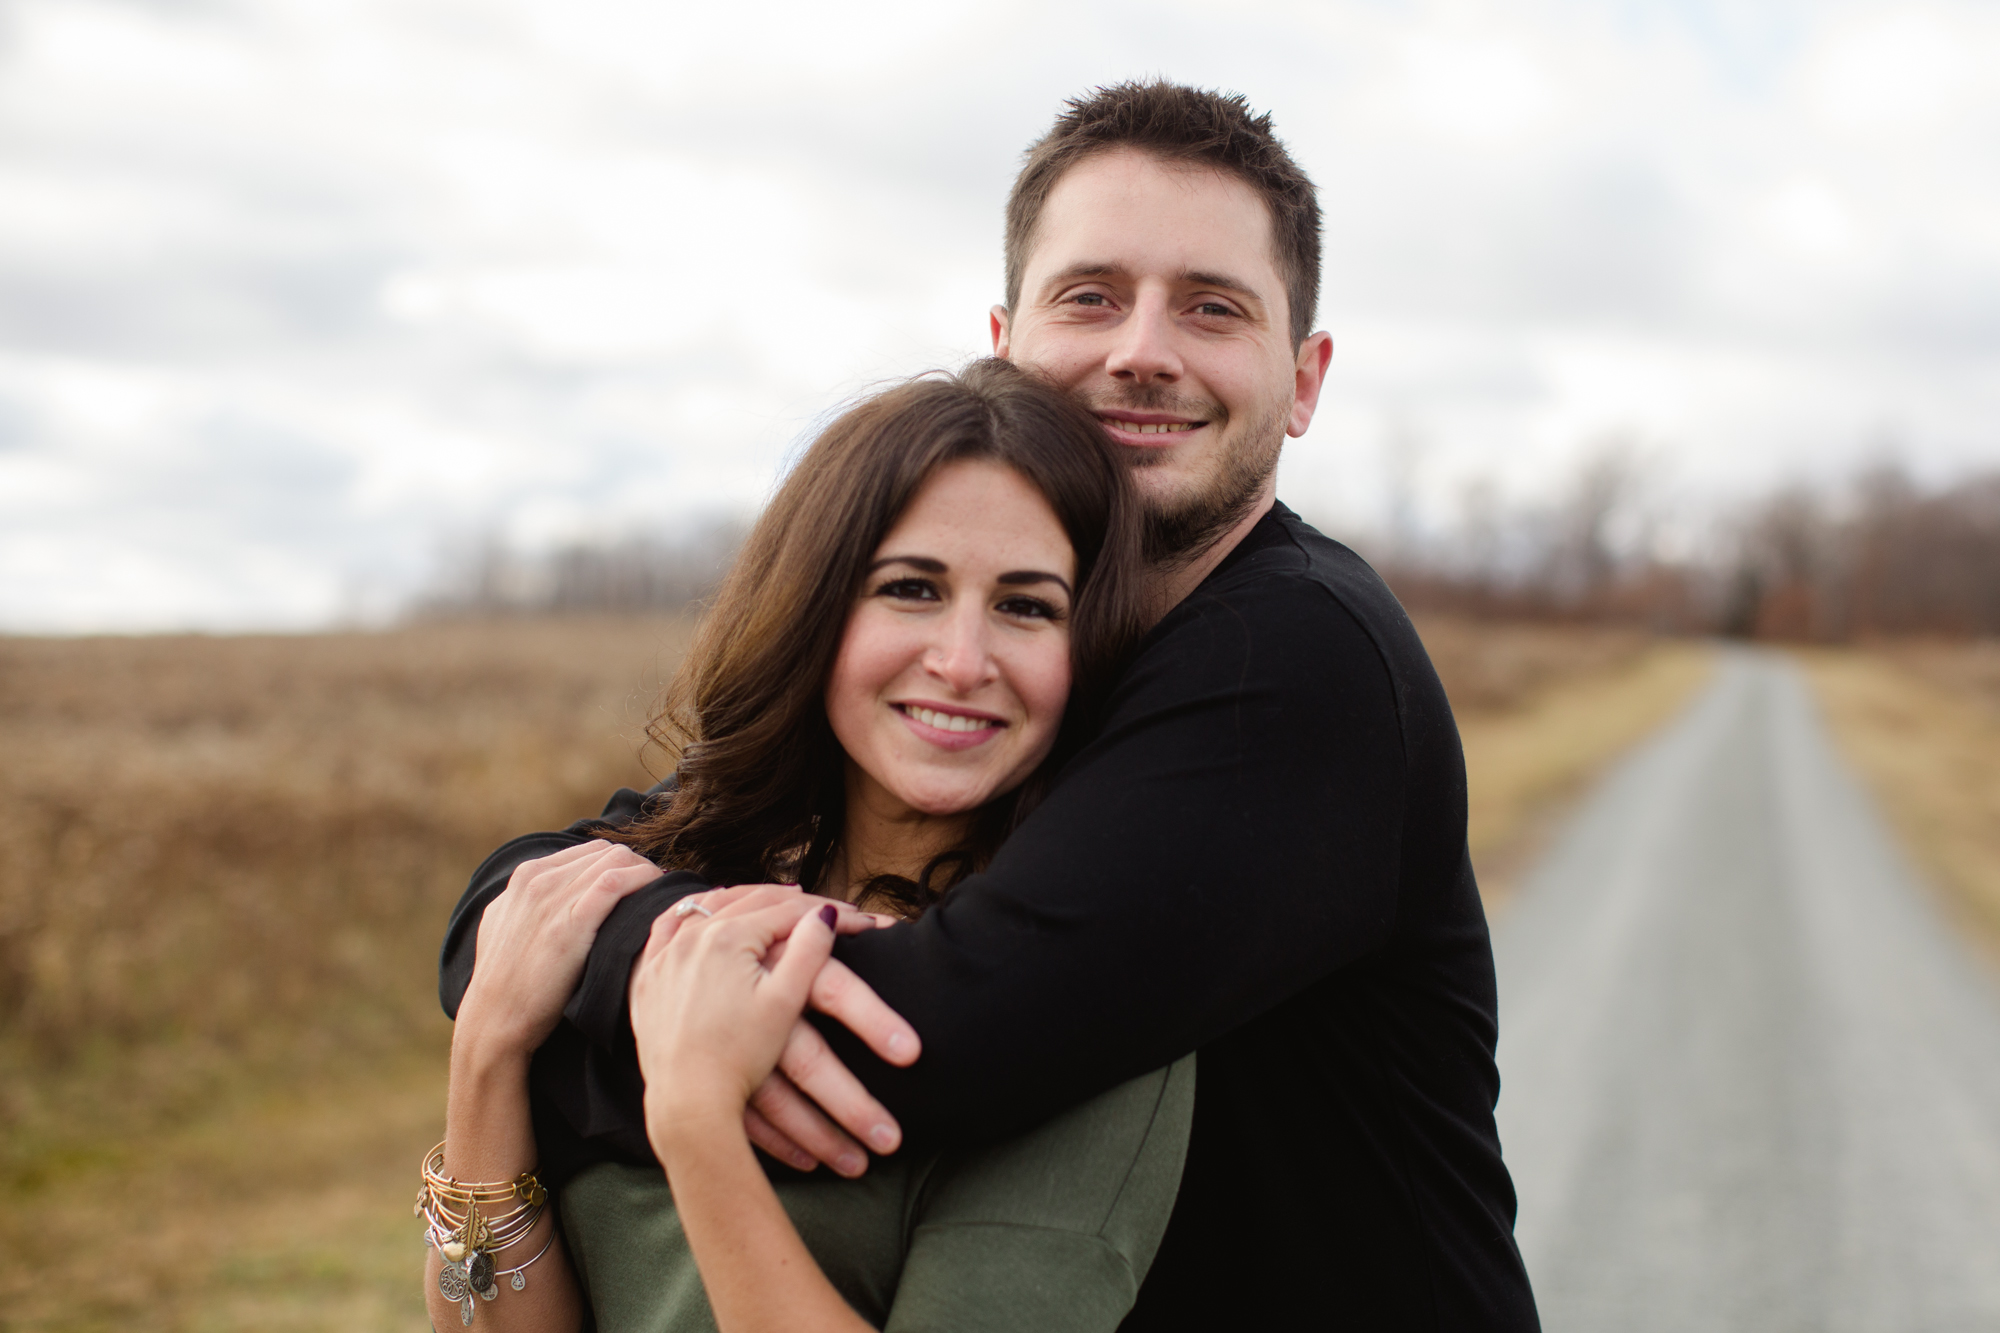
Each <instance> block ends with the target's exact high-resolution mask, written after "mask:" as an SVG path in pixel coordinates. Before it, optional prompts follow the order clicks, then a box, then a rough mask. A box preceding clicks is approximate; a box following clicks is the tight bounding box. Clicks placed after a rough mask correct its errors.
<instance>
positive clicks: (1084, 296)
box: [1070, 292, 1111, 305]
mask: <svg viewBox="0 0 2000 1333" xmlns="http://www.w3.org/2000/svg"><path fill="white" fill-rule="evenodd" d="M1070 299H1071V300H1073V301H1075V302H1076V303H1077V304H1078V305H1109V304H1111V303H1110V302H1109V301H1107V300H1105V299H1104V293H1102V292H1078V293H1077V294H1076V295H1075V296H1073V297H1071V298H1070Z"/></svg>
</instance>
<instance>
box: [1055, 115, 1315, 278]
mask: <svg viewBox="0 0 2000 1333" xmlns="http://www.w3.org/2000/svg"><path fill="white" fill-rule="evenodd" d="M1027 267H1028V276H1029V280H1030V281H1031V282H1037V283H1039V282H1046V281H1047V280H1048V279H1049V278H1050V277H1051V276H1054V275H1055V274H1057V273H1058V272H1069V271H1073V270H1078V269H1083V268H1099V269H1103V270H1107V271H1106V272H1105V273H1104V276H1120V275H1122V276H1131V277H1137V276H1165V277H1168V278H1170V279H1183V278H1196V279H1198V278H1202V277H1225V276H1226V277H1228V278H1230V279H1232V280H1233V282H1234V283H1235V284H1236V285H1239V286H1241V287H1245V288H1247V289H1248V290H1251V291H1254V292H1256V293H1258V294H1259V295H1262V296H1264V297H1266V298H1267V299H1271V298H1274V297H1275V296H1276V295H1277V294H1278V291H1279V290H1281V288H1280V287H1279V279H1278V271H1277V260H1276V255H1275V253H1274V248H1273V233H1272V226H1271V210H1270V209H1269V207H1267V206H1266V205H1265V203H1264V201H1263V199H1262V198H1260V197H1259V196H1258V194H1257V192H1256V191H1255V190H1253V189H1252V188H1251V187H1250V185H1249V184H1248V183H1247V182H1245V181H1244V180H1242V179H1241V178H1240V177H1238V176H1235V175H1233V174H1231V173H1229V172H1226V171H1222V170H1219V169H1217V168H1215V167H1210V166H1207V165H1201V164H1196V165H1188V164H1182V163H1173V162H1165V161H1162V160H1161V159H1159V158H1157V157H1155V156H1153V155H1152V154H1150V153H1144V152H1139V151H1137V150H1134V149H1117V150H1112V151H1110V152H1104V153H1099V154H1096V155H1094V156H1092V157H1088V158H1086V159H1084V160H1083V161H1082V162H1079V163H1077V164H1076V165H1075V166H1073V167H1071V168H1070V169H1069V170H1068V171H1066V172H1064V173H1063V176H1062V179H1061V180H1059V181H1057V182H1056V185H1055V188H1054V189H1053V190H1051V191H1050V193H1049V198H1048V202H1047V203H1046V204H1045V205H1044V206H1043V208H1042V215H1041V217H1040V219H1039V220H1038V225H1037V226H1036V228H1035V237H1034V242H1033V245H1032V248H1031V249H1030V251H1029V254H1028V265H1027Z"/></svg>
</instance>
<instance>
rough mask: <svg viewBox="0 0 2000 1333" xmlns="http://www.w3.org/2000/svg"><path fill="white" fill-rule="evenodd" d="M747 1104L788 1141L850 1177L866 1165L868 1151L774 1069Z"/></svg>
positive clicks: (865, 1168) (861, 1171)
mask: <svg viewBox="0 0 2000 1333" xmlns="http://www.w3.org/2000/svg"><path fill="white" fill-rule="evenodd" d="M750 1105H751V1107H752V1109H754V1110H755V1111H756V1112H757V1113H758V1114H759V1115H761V1116H762V1117H763V1118H764V1119H765V1120H766V1121H767V1122H769V1124H770V1125H771V1128H772V1129H773V1130H775V1131H776V1132H777V1133H779V1134H781V1135H783V1136H784V1137H785V1138H786V1139H787V1140H789V1141H790V1142H791V1143H793V1144H794V1145H796V1146H797V1147H799V1148H800V1149H802V1150H803V1151H805V1152H806V1153H808V1154H810V1155H811V1156H813V1157H816V1158H818V1159H819V1160H820V1161H822V1162H825V1163H826V1164H827V1165H828V1166H830V1167H832V1168H833V1169H834V1170H835V1171H837V1172H839V1173H840V1174H841V1175H843V1176H847V1177H848V1178H850V1179H852V1178H853V1177H855V1176H858V1175H860V1174H861V1173H863V1172H864V1171H866V1170H867V1169H868V1154H867V1153H865V1152H863V1151H862V1149H861V1145H860V1144H858V1143H856V1142H855V1141H854V1140H853V1139H851V1138H849V1137H848V1136H847V1135H845V1134H843V1133H841V1131H840V1128H839V1126H837V1125H835V1124H834V1123H833V1122H832V1121H830V1120H828V1119H827V1118H826V1117H825V1116H824V1115H822V1114H821V1113H820V1109H819V1108H818V1107H817V1106H814V1105H813V1104H812V1103H811V1102H810V1101H808V1100H807V1099H806V1098H805V1097H804V1095H802V1094H801V1093H800V1092H799V1090H798V1088H796V1087H795V1086H793V1084H792V1082H791V1080H790V1079H788V1078H786V1077H785V1076H784V1075H783V1074H781V1073H777V1072H773V1073H772V1074H771V1076H770V1077H769V1078H767V1079H765V1080H764V1082H763V1083H762V1084H761V1085H759V1087H758V1089H757V1091H756V1092H754V1093H752V1094H751V1096H750Z"/></svg>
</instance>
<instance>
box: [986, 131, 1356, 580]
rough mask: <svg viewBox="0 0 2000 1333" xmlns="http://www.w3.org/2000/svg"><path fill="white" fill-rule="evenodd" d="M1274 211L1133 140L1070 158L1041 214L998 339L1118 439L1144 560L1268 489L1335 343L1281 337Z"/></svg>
mask: <svg viewBox="0 0 2000 1333" xmlns="http://www.w3.org/2000/svg"><path fill="white" fill-rule="evenodd" d="M1289 321H1290V311H1289V309H1288V307H1287V304H1286V297H1285V284H1284V280H1283V279H1282V277H1280V275H1279V273H1278V268H1277V261H1276V258H1275V256H1274V254H1273V251H1272V245H1271V215H1270V210H1269V209H1268V208H1267V207H1266V206H1265V204H1264V202H1263V200H1262V199H1260V198H1258V196H1257V195H1256V193H1255V192H1253V191H1252V190H1251V188H1250V187H1249V186H1248V185H1246V184H1245V183H1244V182H1243V181H1241V180H1239V179H1237V178H1236V177H1234V176H1232V175H1228V174H1226V173H1223V172H1220V171H1216V170H1214V169H1211V168H1207V167H1196V168H1186V167H1180V166H1175V165H1170V164H1167V163H1163V162H1161V161H1160V160H1159V159H1158V158H1155V157H1153V156H1151V155H1150V154H1146V153H1142V152H1139V151H1136V150H1132V149H1117V150H1113V151H1110V152H1106V153H1100V154H1098V155H1097V156H1095V157H1091V158H1088V159H1086V160H1085V161H1083V162H1081V163H1079V164H1078V165H1076V166H1074V167H1072V168H1071V169H1070V170H1069V171H1068V173H1066V174H1065V175H1064V176H1063V178H1062V179H1061V180H1060V181H1058V182H1057V184H1056V187H1055V189H1054V190H1053V191H1052V192H1051V193H1050V195H1049V199H1048V202H1047V204H1046V205H1044V207H1043V209H1042V216H1041V219H1040V224H1039V227H1038V229H1037V232H1036V236H1035V241H1034V248H1033V250H1032V251H1030V253H1029V255H1028V261H1027V265H1026V267H1025V270H1024V272H1023V274H1022V279H1021V292H1020V296H1019V299H1018V301H1017V304H1016V308H1015V309H1014V310H1013V311H1011V312H1009V311H1007V310H1005V309H1003V308H1000V307H995V308H994V311H993V350H994V353H995V354H996V355H998V356H1003V357H1009V358H1011V359H1013V360H1015V361H1018V362H1020V363H1021V364H1023V365H1026V366H1030V367H1032V368H1034V369H1036V370H1038V371H1040V372H1041V373H1043V374H1044V375H1047V376H1049V377H1051V378H1053V379H1054V380H1055V381H1056V382H1057V383H1059V384H1062V385H1063V386H1065V387H1066V388H1069V389H1071V390H1073V391H1074V392H1076V393H1077V394H1079V395H1080V396H1081V397H1082V398H1083V400H1084V401H1085V402H1086V403H1088V404H1089V405H1090V407H1091V409H1092V410H1093V411H1094V412H1096V413H1097V417H1098V420H1100V421H1102V422H1103V423H1104V426H1105V429H1106V430H1107V431H1108V432H1109V433H1110V435H1111V438H1112V439H1113V440H1114V441H1116V442H1117V443H1118V444H1119V445H1121V446H1123V448H1124V452H1125V455H1126V457H1127V459H1128V460H1129V461H1130V462H1131V463H1132V465H1133V467H1134V478H1135V480H1136V482H1137V484H1138V487H1139V492H1140V494H1141V496H1142V497H1143V498H1144V500H1145V503H1146V506H1147V509H1148V510H1149V511H1150V514H1151V516H1152V520H1153V522H1152V527H1153V529H1154V531H1153V533H1152V535H1151V541H1150V545H1151V546H1152V547H1153V554H1154V555H1155V556H1156V558H1170V557H1171V556H1172V555H1174V554H1177V553H1184V552H1190V551H1193V550H1195V549H1199V548H1200V547H1203V546H1205V545H1206V544H1207V543H1209V542H1212V541H1213V540H1214V539H1215V538H1216V537H1219V536H1221V535H1222V533H1223V532H1225V531H1227V530H1228V528H1230V527H1231V526H1233V525H1234V524H1235V522H1236V521H1238V520H1239V519H1241V518H1243V517H1244V516H1245V515H1247V514H1248V513H1250V512H1251V511H1252V510H1253V508H1255V507H1257V505H1258V503H1259V501H1261V500H1264V499H1267V498H1268V497H1269V496H1270V495H1271V494H1272V493H1273V486H1274V482H1273V475H1272V474H1273V470H1274V469H1275V468H1276V466H1277V461H1278V450H1279V447H1280V446H1281V445H1282V444H1283V442H1284V438H1285V436H1287V435H1302V434H1304V433H1305V430H1306V427H1307V426H1308V425H1309V424H1311V422H1312V414H1313V408H1314V407H1315V406H1316V405H1317V403H1318V401H1319V388H1320V383H1321V381H1322V379H1323V377H1324V375H1325V371H1326V364H1327V359H1328V357H1329V356H1330V355H1331V353H1332V344H1331V341H1330V340H1329V339H1328V338H1327V336H1326V335H1325V334H1323V333H1321V334H1314V335H1313V336H1312V337H1311V338H1309V339H1307V340H1306V342H1305V344H1304V345H1303V346H1302V347H1299V348H1296V349H1295V348H1294V347H1293V346H1292V344H1291V335H1290V328H1289Z"/></svg>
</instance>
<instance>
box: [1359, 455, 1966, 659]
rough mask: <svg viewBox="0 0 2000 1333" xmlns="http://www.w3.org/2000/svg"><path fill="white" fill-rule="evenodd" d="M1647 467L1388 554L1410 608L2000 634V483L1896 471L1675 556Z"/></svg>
mask: <svg viewBox="0 0 2000 1333" xmlns="http://www.w3.org/2000/svg"><path fill="white" fill-rule="evenodd" d="M1643 481H1644V478H1643V468H1642V467H1641V466H1640V465H1638V464H1636V463H1635V462H1634V461H1633V455H1632V454H1631V453H1630V452H1629V451H1623V450H1619V449H1615V448H1613V449H1607V450H1605V451H1603V452H1600V453H1599V454H1598V455H1597V456H1595V457H1594V458H1593V459H1592V460H1591V461H1590V462H1589V463H1588V464H1586V465H1585V467H1584V468H1583V469H1581V470H1580V472H1579V473H1578V475H1577V476H1576V478H1575V480H1574V482H1573V484H1572V486H1571V488H1570V490H1569V493H1568V495H1567V496H1566V497H1565V498H1564V499H1563V500H1562V501H1561V502H1560V503H1558V504H1556V505H1554V506H1550V507H1546V508H1542V509H1538V510H1522V511H1516V512H1512V513H1505V514H1502V513H1498V512H1497V511H1496V509H1495V507H1494V506H1492V505H1491V504H1490V503H1487V504H1481V503H1479V502H1478V497H1477V496H1475V497H1473V501H1472V502H1470V503H1468V504H1467V505H1466V506H1465V513H1464V516H1463V518H1462V519H1461V521H1460V522H1459V523H1458V524H1457V525H1456V527H1455V528H1453V529H1450V530H1447V531H1444V532H1442V533H1434V534H1431V535H1429V536H1428V537H1426V538H1424V539H1422V540H1418V541H1412V540H1408V539H1407V538H1406V539H1404V540H1401V541H1396V542H1392V543H1390V544H1389V545H1388V546H1387V548H1386V549H1384V550H1381V551H1378V552H1375V554H1376V556H1377V563H1378V565H1379V566H1380V567H1381V568H1382V569H1383V572H1384V573H1385V574H1386V575H1387V576H1388V578H1389V582H1390V584H1391V586H1393V587H1394V588H1395V589H1396V592H1397V595H1398V596H1399V597H1401V598H1402V599H1403V601H1404V603H1405V604H1406V605H1409V606H1410V607H1412V608H1413V609H1419V610H1429V611H1444V612H1453V613H1457V614H1461V615H1470V616H1476V617H1482V618H1495V619H1530V620H1560V621H1577V622H1609V623H1624V624H1633V625H1641V626H1645V627H1648V628H1651V629H1654V630H1656V631H1660V632H1666V633H1724V634H1731V635H1736V636H1740V637H1746V638H1765V639H1782V640H1794V641H1809V642H1843V641H1848V640H1852V639H1857V638H1867V637H1871V636H1880V635H1899V634H1941V635H1957V636H1990V635H2000V471H1995V472H1986V473H1980V474H1976V475H1973V476H1969V477H1965V478H1962V479H1960V480H1958V481H1955V482H1951V483H1945V484H1940V485H1936V486H1930V487H1926V486H1924V485H1922V484H1920V483H1919V482H1917V481H1916V480H1915V479H1913V478H1912V477H1911V476H1910V474H1909V473H1908V472H1907V471H1906V470H1905V469H1903V468H1902V467H1900V466H1898V465H1894V464H1883V465H1878V466H1876V467H1873V468H1870V469H1868V470H1867V471H1865V472H1863V473H1861V474H1860V475H1858V476H1856V477H1854V478H1852V479H1850V480H1848V481H1847V482H1844V483H1840V484H1835V485H1827V486H1817V487H1816V486H1809V485H1805V484H1795V485H1791V486H1787V487H1784V488H1782V489H1780V490H1778V491H1776V492H1774V493H1771V494H1769V495H1766V496H1764V497H1763V498H1761V499H1759V500H1757V501H1755V502H1754V503H1750V504H1747V505H1744V506H1742V507H1740V508H1739V509H1737V510H1736V511H1735V512H1733V513H1731V514H1728V515H1724V516H1720V517H1718V518H1715V519H1712V520H1710V521H1709V522H1708V523H1707V524H1706V525H1705V531H1703V532H1702V534H1701V536H1700V538H1699V539H1698V540H1695V541H1692V542H1688V543H1685V544H1686V545H1688V546H1690V547H1691V548H1692V549H1691V550H1690V551H1689V553H1687V554H1684V555H1678V556H1675V557H1667V556H1663V555H1662V554H1660V553H1659V544H1658V543H1656V542H1653V541H1650V540H1648V538H1649V536H1650V535H1651V534H1650V533H1649V531H1648V528H1649V520H1648V517H1647V515H1646V513H1645V510H1644V505H1643V499H1644V496H1643V490H1644V487H1643Z"/></svg>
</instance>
